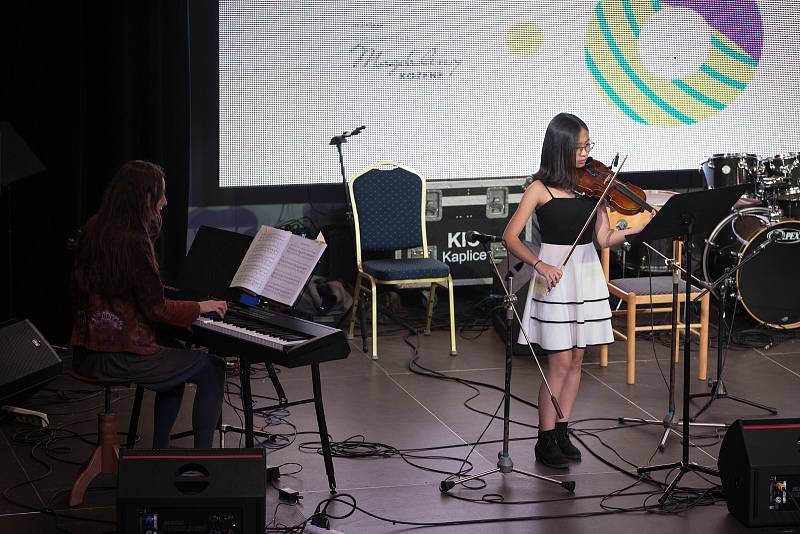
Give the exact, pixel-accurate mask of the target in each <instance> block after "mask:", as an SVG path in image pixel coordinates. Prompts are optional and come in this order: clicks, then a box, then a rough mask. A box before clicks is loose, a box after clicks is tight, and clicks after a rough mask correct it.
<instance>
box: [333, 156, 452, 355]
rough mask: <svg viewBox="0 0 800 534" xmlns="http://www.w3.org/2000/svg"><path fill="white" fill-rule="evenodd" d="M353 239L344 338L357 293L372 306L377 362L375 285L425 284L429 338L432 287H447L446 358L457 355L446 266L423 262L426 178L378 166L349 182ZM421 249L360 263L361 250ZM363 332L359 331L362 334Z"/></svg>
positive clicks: (352, 318) (431, 260) (391, 164)
mask: <svg viewBox="0 0 800 534" xmlns="http://www.w3.org/2000/svg"><path fill="white" fill-rule="evenodd" d="M349 193H350V200H351V204H352V207H353V219H354V223H355V234H356V264H357V266H358V277H357V278H356V286H355V290H354V292H353V308H352V313H351V315H350V327H349V328H348V333H347V335H348V338H350V339H352V338H353V328H354V326H355V320H356V314H357V310H358V304H359V300H360V298H359V297H360V293H361V291H364V292H366V293H368V294H369V295H370V296H371V299H370V300H371V301H372V358H373V359H377V358H378V301H377V288H378V285H387V286H389V287H391V286H392V285H394V286H397V285H400V284H410V283H411V284H413V283H424V284H430V295H429V296H428V316H427V323H426V327H425V334H430V330H431V320H432V317H433V305H434V302H435V292H436V287H437V286H441V287H446V288H447V291H448V297H449V301H450V354H451V355H453V356H455V355H456V326H455V312H454V304H453V279H452V277H451V276H450V267H449V266H448V265H447V264H446V263H444V262H442V261H438V260H436V259H435V258H430V257H428V237H427V233H426V229H425V179H424V178H423V177H422V176H421V175H419V174H418V173H417V172H416V171H414V170H413V169H410V168H408V167H405V166H403V165H400V164H398V163H395V162H392V161H380V162H378V163H376V164H374V165H372V166H370V167H368V168H367V169H365V170H363V171H361V172H360V173H358V174H356V175H355V176H354V177H353V178H351V179H350V183H349ZM415 247H421V256H420V257H417V258H401V259H380V260H368V261H362V251H386V252H388V251H396V250H403V249H409V248H415ZM363 333H364V332H362V335H363Z"/></svg>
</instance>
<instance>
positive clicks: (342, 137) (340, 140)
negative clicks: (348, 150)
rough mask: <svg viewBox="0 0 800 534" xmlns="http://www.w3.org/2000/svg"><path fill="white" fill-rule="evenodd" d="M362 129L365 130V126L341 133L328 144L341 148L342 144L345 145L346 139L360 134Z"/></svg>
mask: <svg viewBox="0 0 800 534" xmlns="http://www.w3.org/2000/svg"><path fill="white" fill-rule="evenodd" d="M364 128H365V126H364V125H361V126H359V127H358V128H356V129H355V130H351V131H349V132H342V135H337V136H334V137H333V139H331V142H330V143H329V144H331V145H340V146H341V144H342V143H346V142H347V138H348V137H352V136H354V135H358V134H360V133H361V131H362V130H363V129H364Z"/></svg>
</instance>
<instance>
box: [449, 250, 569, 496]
mask: <svg viewBox="0 0 800 534" xmlns="http://www.w3.org/2000/svg"><path fill="white" fill-rule="evenodd" d="M484 249H485V250H486V251H487V253H488V254H487V257H488V258H489V261H491V263H492V268H493V269H494V272H495V275H497V279H498V280H499V281H500V285H501V286H502V287H503V292H504V293H505V296H504V297H503V306H504V307H505V310H506V369H505V383H504V389H503V450H502V451H500V452H499V453H497V467H495V468H494V469H490V470H488V471H484V472H483V473H478V474H475V475H469V476H466V477H461V478H458V479H455V480H449V479H447V480H442V481H441V483H440V484H439V490H440V491H441V492H442V493H447V491H449V490H450V489H451V488H453V486H455V485H456V484H463V483H465V482H468V481H470V480H475V479H477V478H483V477H485V476H488V475H491V474H494V473H503V474H504V475H506V474H509V473H519V474H521V475H526V476H529V477H532V478H537V479H539V480H543V481H545V482H550V483H551V484H557V485H559V486H561V487H562V488H564V489H565V490H567V491H568V492H570V493H572V492H573V491H575V481H574V480H563V481H561V480H556V479H554V478H550V477H546V476H542V475H537V474H535V473H530V472H528V471H523V470H522V469H518V468H516V467H514V462H513V461H512V460H511V456H510V455H509V453H508V441H509V423H510V420H511V362H512V358H513V356H514V328H513V326H514V319H515V318H516V320H517V322H518V323H519V325H520V332H522V334H523V335H524V336H525V341H527V343H528V348H529V349H530V351H531V355H532V356H533V359H534V361H535V362H536V365H537V367H538V368H539V373H540V374H541V375H542V380H543V381H544V384H545V387H547V391H548V392H549V393H550V400H551V401H552V402H553V407H554V408H555V410H556V413H557V414H558V418H559V419H563V417H564V414H563V412H562V411H561V407H560V406H559V405H558V400H557V399H556V397H555V396H554V395H553V391H552V390H551V389H550V384H549V383H548V381H547V377H546V376H545V374H544V370H543V369H542V365H541V363H539V358H538V357H537V356H536V353H535V352H534V350H533V347H531V342H530V339H528V334H527V333H526V332H525V328H523V327H522V321H521V320H520V317H519V314H518V313H517V310H516V308H515V307H514V304H515V303H516V301H517V296H516V295H515V294H514V289H513V287H514V286H513V283H514V273H513V272H512V271H511V269H510V268H509V270H508V273H507V275H506V280H507V282H506V283H503V279H502V277H501V276H500V272H499V271H498V269H497V264H496V263H495V261H494V254H493V252H492V251H491V248H490V247H489V243H488V242H485V243H484ZM534 276H535V275H534ZM530 283H531V284H533V283H534V280H533V279H531V282H530Z"/></svg>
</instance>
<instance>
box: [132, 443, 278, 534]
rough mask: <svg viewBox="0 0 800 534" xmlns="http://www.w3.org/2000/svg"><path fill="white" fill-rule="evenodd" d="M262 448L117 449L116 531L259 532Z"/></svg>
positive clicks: (263, 469)
mask: <svg viewBox="0 0 800 534" xmlns="http://www.w3.org/2000/svg"><path fill="white" fill-rule="evenodd" d="M266 485H267V474H266V452H265V450H264V449H185V450H181V449H164V450H159V449H152V450H146V449H122V450H120V458H119V474H118V478H117V532H121V533H125V534H140V533H141V534H144V533H145V532H151V533H153V534H156V533H157V534H170V533H178V532H180V533H186V532H225V533H226V534H250V533H253V534H255V533H258V534H263V532H264V525H265V515H266V513H265V506H266V501H265V497H266Z"/></svg>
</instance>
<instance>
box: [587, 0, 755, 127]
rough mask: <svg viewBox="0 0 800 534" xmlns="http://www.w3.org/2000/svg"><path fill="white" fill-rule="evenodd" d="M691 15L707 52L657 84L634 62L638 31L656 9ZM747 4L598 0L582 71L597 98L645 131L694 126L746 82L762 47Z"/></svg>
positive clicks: (744, 0)
mask: <svg viewBox="0 0 800 534" xmlns="http://www.w3.org/2000/svg"><path fill="white" fill-rule="evenodd" d="M669 7H679V8H686V9H691V10H692V11H694V12H696V13H698V14H699V15H700V16H702V17H703V19H704V20H705V21H706V23H707V24H708V26H709V27H710V29H711V46H710V48H709V50H710V51H709V54H708V56H707V57H706V58H705V61H703V63H702V65H700V68H699V69H698V70H697V71H696V72H694V73H692V74H691V75H689V76H686V77H683V78H673V79H671V80H668V79H664V78H661V77H659V76H656V75H654V74H653V73H651V72H650V71H649V70H648V69H647V67H646V66H645V65H644V63H643V62H642V61H641V58H640V57H639V53H638V49H637V41H638V39H639V34H640V32H641V29H642V26H644V25H645V24H646V23H647V21H648V20H649V19H650V18H651V17H653V15H655V14H656V13H658V12H659V11H660V10H662V9H665V8H669ZM763 31H764V30H763V24H762V21H761V12H760V11H759V9H758V5H757V4H756V2H755V1H754V0H707V1H701V0H600V1H599V2H597V4H595V6H594V9H593V12H592V16H591V20H590V22H589V28H588V31H587V35H586V48H585V51H584V52H585V54H584V55H585V57H586V66H587V68H588V69H589V73H590V75H591V76H592V78H593V80H594V83H595V86H596V87H597V88H598V90H599V91H600V93H601V94H602V95H603V96H604V97H605V99H606V100H607V101H608V102H609V103H610V104H611V105H613V106H614V107H616V108H617V109H619V110H620V111H621V112H622V113H624V114H625V115H626V116H627V117H629V118H631V119H633V120H635V121H636V122H639V123H641V124H648V125H653V126H664V127H672V126H683V125H687V124H694V123H696V122H699V121H702V120H704V119H707V118H709V117H711V116H712V115H714V114H716V113H718V112H719V111H721V110H723V109H725V108H726V107H727V106H728V105H729V104H730V103H731V102H733V100H734V99H735V98H736V97H737V96H738V95H739V94H740V93H741V92H742V91H744V89H745V88H746V87H747V85H748V84H749V83H750V80H751V79H752V78H753V75H754V73H755V70H756V68H757V67H758V62H759V60H760V59H761V49H762V46H763V43H764V37H763Z"/></svg>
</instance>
